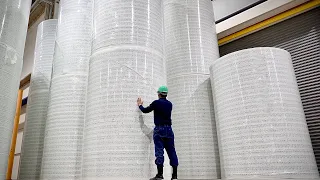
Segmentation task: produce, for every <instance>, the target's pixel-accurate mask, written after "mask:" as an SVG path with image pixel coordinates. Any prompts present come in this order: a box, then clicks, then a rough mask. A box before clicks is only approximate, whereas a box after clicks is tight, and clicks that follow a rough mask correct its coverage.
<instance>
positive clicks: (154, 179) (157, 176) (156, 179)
mask: <svg viewBox="0 0 320 180" xmlns="http://www.w3.org/2000/svg"><path fill="white" fill-rule="evenodd" d="M162 179H163V176H162V175H160V176H159V175H156V176H155V177H154V178H151V179H150V180H162Z"/></svg>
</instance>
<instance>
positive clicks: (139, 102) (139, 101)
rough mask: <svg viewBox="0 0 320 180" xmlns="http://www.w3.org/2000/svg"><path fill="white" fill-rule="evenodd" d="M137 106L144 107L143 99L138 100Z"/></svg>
mask: <svg viewBox="0 0 320 180" xmlns="http://www.w3.org/2000/svg"><path fill="white" fill-rule="evenodd" d="M137 104H138V106H141V105H143V101H142V99H141V98H138V100H137Z"/></svg>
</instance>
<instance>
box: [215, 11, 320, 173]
mask: <svg viewBox="0 0 320 180" xmlns="http://www.w3.org/2000/svg"><path fill="white" fill-rule="evenodd" d="M319 17H320V7H317V8H316V9H313V10H311V11H308V12H305V13H303V14H301V15H299V16H296V17H294V18H291V19H288V20H286V21H283V22H281V23H279V24H276V25H273V26H271V27H269V28H266V29H264V30H261V31H258V32H256V33H253V34H251V35H249V36H246V37H243V38H241V39H238V40H236V41H234V42H231V43H229V44H226V45H223V46H221V47H220V54H221V55H226V54H228V53H231V52H234V51H237V50H241V49H247V48H252V47H261V46H271V47H278V48H282V49H285V50H287V51H289V52H290V54H291V56H292V60H293V66H294V69H295V73H296V77H297V82H298V86H299V91H300V94H301V98H302V104H303V108H304V111H305V114H306V119H307V123H308V127H309V131H310V135H311V140H312V144H313V148H314V151H315V155H316V159H317V163H318V168H319V169H320V141H319V139H320V134H319V132H320V21H319Z"/></svg>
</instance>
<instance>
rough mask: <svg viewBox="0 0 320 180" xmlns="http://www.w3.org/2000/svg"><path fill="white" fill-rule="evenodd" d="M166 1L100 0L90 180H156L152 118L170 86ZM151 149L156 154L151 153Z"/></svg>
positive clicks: (91, 90)
mask: <svg viewBox="0 0 320 180" xmlns="http://www.w3.org/2000/svg"><path fill="white" fill-rule="evenodd" d="M161 5H162V3H161V1H148V0H133V1H130V2H127V1H118V0H96V1H95V4H94V7H95V8H94V19H95V22H94V25H95V28H94V29H95V34H94V40H93V52H92V57H91V59H90V70H89V72H90V73H89V81H88V99H87V111H86V124H85V140H84V156H83V162H84V166H83V175H84V179H99V178H101V179H111V180H112V179H123V180H127V179H128V180H129V179H130V180H144V179H148V178H150V176H154V175H155V174H151V172H154V169H155V167H156V166H155V165H154V159H155V158H154V150H153V149H152V128H153V126H152V123H153V119H152V114H148V115H142V114H141V112H140V110H138V108H137V105H136V100H137V98H138V97H139V96H141V97H142V98H143V99H144V101H145V105H146V106H147V105H148V104H149V103H151V102H152V101H153V100H155V99H157V93H156V92H157V88H158V86H160V85H163V84H165V82H166V80H165V67H164V62H163V54H162V52H163V50H162V48H163V34H162V13H161V8H162V6H161ZM150 150H151V151H150Z"/></svg>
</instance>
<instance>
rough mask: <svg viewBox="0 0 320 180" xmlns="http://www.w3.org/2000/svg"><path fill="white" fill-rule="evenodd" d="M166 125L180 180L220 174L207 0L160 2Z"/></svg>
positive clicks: (214, 48)
mask: <svg viewBox="0 0 320 180" xmlns="http://www.w3.org/2000/svg"><path fill="white" fill-rule="evenodd" d="M164 25H165V26H164V27H165V29H164V30H165V31H164V32H165V48H166V51H165V52H166V60H167V68H168V70H167V78H168V88H169V95H168V97H169V99H170V100H171V101H172V103H173V105H174V106H173V114H172V123H173V128H174V131H175V138H176V140H175V142H176V149H177V154H178V157H179V168H178V176H179V178H183V179H189V178H190V179H217V178H219V177H220V165H219V154H218V145H217V135H216V128H215V121H214V113H213V112H214V110H213V101H212V100H211V98H212V93H211V85H210V79H209V77H210V75H209V67H210V65H211V64H212V63H213V62H214V61H215V60H216V59H218V58H219V50H218V42H217V37H216V33H215V24H214V15H213V9H212V4H211V1H210V0H187V1H180V0H164Z"/></svg>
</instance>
